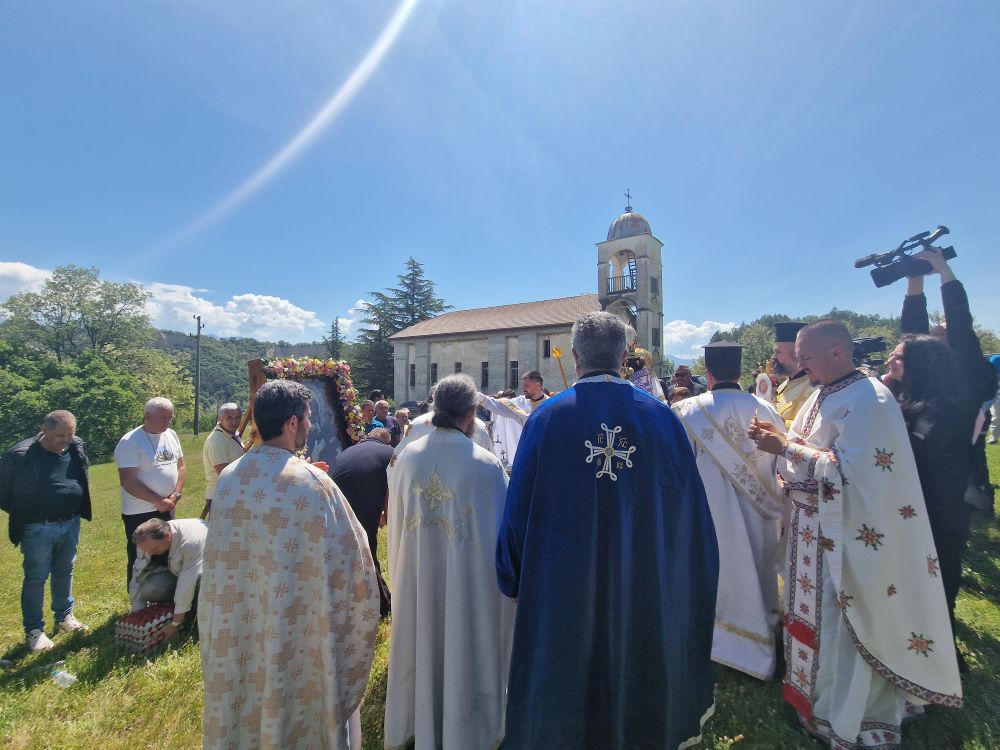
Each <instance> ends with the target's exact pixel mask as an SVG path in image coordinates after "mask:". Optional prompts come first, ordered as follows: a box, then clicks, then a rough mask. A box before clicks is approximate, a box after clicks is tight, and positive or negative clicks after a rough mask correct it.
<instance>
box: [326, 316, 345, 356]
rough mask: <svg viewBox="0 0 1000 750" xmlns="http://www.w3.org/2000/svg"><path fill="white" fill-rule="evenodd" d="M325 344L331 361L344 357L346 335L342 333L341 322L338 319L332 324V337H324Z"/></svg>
mask: <svg viewBox="0 0 1000 750" xmlns="http://www.w3.org/2000/svg"><path fill="white" fill-rule="evenodd" d="M323 343H324V344H325V345H326V353H327V354H328V355H329V356H330V358H331V359H340V358H341V357H342V356H343V350H344V335H343V334H342V333H341V332H340V320H338V319H337V318H334V319H333V323H331V324H330V335H329V336H324V337H323Z"/></svg>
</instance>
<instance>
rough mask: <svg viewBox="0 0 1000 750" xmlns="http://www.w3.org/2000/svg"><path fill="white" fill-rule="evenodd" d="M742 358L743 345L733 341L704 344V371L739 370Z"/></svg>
mask: <svg viewBox="0 0 1000 750" xmlns="http://www.w3.org/2000/svg"><path fill="white" fill-rule="evenodd" d="M742 358H743V344H740V343H737V342H735V341H716V342H715V343H714V344H705V369H706V370H714V368H716V367H721V368H723V369H726V370H732V369H733V368H736V370H739V368H740V361H741V359H742Z"/></svg>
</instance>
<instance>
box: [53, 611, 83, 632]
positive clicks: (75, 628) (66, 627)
mask: <svg viewBox="0 0 1000 750" xmlns="http://www.w3.org/2000/svg"><path fill="white" fill-rule="evenodd" d="M56 627H57V628H59V629H60V630H61V631H62V632H64V633H76V632H80V633H83V634H87V633H89V632H90V628H88V627H87V626H86V625H84V624H83V623H82V622H80V621H79V620H77V619H76V618H75V617H73V613H72V612H71V613H70V614H68V615H66V616H65V617H64V618H63V621H62V622H58V623H56Z"/></svg>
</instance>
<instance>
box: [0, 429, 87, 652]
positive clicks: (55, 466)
mask: <svg viewBox="0 0 1000 750" xmlns="http://www.w3.org/2000/svg"><path fill="white" fill-rule="evenodd" d="M87 466H88V462H87V453H86V451H85V450H84V447H83V441H82V440H80V438H78V437H76V417H74V416H73V414H72V413H71V412H68V411H66V410H64V409H60V410H57V411H53V412H50V413H49V414H47V415H46V417H45V419H44V420H43V421H42V428H41V432H39V433H38V435H36V436H35V437H32V438H28V439H27V440H22V441H21V442H19V443H17V444H16V445H14V446H12V447H11V448H10V449H9V450H8V451H7V452H6V453H5V454H4V456H3V459H2V460H0V509H3V510H5V511H6V512H7V513H9V514H10V526H9V534H10V541H11V542H13V543H14V544H15V545H18V544H19V545H20V547H21V554H22V555H24V582H23V583H22V584H21V616H22V619H23V624H24V632H25V635H26V640H27V644H28V649H29V650H31V651H47V650H48V649H50V648H52V647H53V646H54V645H55V644H54V643H53V642H52V641H51V640H50V639H49V638H48V636H46V635H45V619H44V617H43V613H42V602H43V599H44V596H45V581H46V579H48V578H49V576H50V575H51V577H52V582H51V590H52V612H53V613H54V614H55V620H56V627H57V628H58V629H59V630H61V631H62V632H64V633H71V632H74V631H81V632H86V631H87V626H86V625H84V624H83V623H81V622H80V621H79V620H77V619H76V618H75V617H74V616H73V565H74V563H75V562H76V547H77V544H78V543H79V541H80V519H81V518H86V519H87V520H88V521H89V520H90V518H91V510H90V485H89V483H88V475H87Z"/></svg>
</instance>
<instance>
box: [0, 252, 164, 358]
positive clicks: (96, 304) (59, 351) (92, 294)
mask: <svg viewBox="0 0 1000 750" xmlns="http://www.w3.org/2000/svg"><path fill="white" fill-rule="evenodd" d="M149 296H150V295H149V292H148V291H146V290H145V289H144V288H143V287H142V286H140V285H139V284H133V283H131V282H125V283H121V284H116V283H114V282H111V281H101V279H100V272H99V271H98V270H97V269H96V268H80V267H79V266H74V265H67V266H60V267H59V268H57V269H56V270H55V271H53V272H52V276H50V277H49V278H48V279H47V280H46V282H45V284H44V285H43V287H42V290H41V291H39V292H21V293H20V294H15V295H13V296H12V297H10V298H9V299H8V300H7V301H6V302H4V303H3V304H0V310H2V311H3V314H4V317H5V318H6V322H5V324H4V335H5V336H6V337H7V338H9V339H10V340H12V341H15V342H17V343H18V344H20V345H21V346H23V347H24V348H25V349H27V350H28V351H29V352H31V353H33V354H35V355H38V356H45V355H51V356H54V357H55V358H56V360H57V361H59V362H65V361H67V360H71V359H73V358H74V357H76V356H78V355H79V354H80V353H82V352H84V351H87V350H90V351H100V352H111V351H115V350H124V349H132V348H135V347H137V346H141V345H143V344H145V343H148V341H149V340H150V339H151V335H152V329H150V327H149V316H148V315H146V313H145V305H146V301H147V300H148V299H149Z"/></svg>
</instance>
